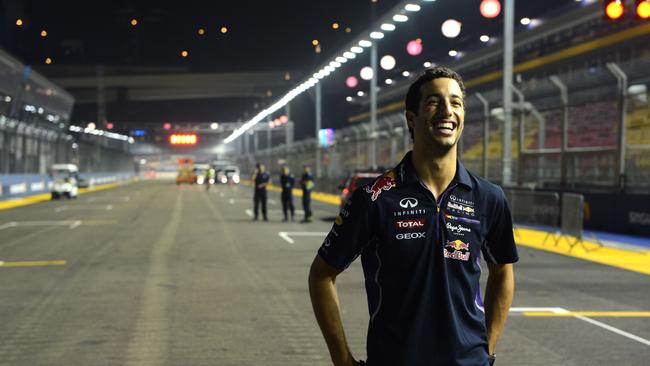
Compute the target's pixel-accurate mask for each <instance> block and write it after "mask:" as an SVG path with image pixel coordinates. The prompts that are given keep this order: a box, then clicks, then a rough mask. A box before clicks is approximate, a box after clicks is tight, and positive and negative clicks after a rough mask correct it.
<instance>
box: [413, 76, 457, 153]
mask: <svg viewBox="0 0 650 366" xmlns="http://www.w3.org/2000/svg"><path fill="white" fill-rule="evenodd" d="M406 120H407V123H408V126H409V127H411V128H412V129H413V133H414V138H415V144H424V145H427V146H431V147H433V148H434V149H435V150H442V151H447V150H449V149H451V148H453V147H454V146H455V145H456V143H458V140H459V139H460V135H461V133H462V132H463V127H464V122H465V102H464V100H463V92H462V91H461V89H460V85H458V82H457V81H456V80H454V79H450V78H438V79H433V80H431V81H429V82H427V83H425V84H423V85H422V86H421V87H420V101H419V105H418V113H417V114H415V113H413V112H411V111H407V112H406Z"/></svg>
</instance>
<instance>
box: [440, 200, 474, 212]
mask: <svg viewBox="0 0 650 366" xmlns="http://www.w3.org/2000/svg"><path fill="white" fill-rule="evenodd" d="M447 208H448V209H450V210H456V211H460V212H465V213H468V214H474V207H471V206H466V205H461V204H460V203H455V202H447Z"/></svg>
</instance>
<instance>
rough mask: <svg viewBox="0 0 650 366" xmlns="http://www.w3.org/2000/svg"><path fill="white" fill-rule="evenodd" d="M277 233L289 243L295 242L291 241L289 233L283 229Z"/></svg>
mask: <svg viewBox="0 0 650 366" xmlns="http://www.w3.org/2000/svg"><path fill="white" fill-rule="evenodd" d="M278 235H280V237H281V238H282V239H284V240H286V241H287V242H288V243H289V244H293V243H295V242H294V241H293V239H291V238H290V237H289V235H287V233H285V232H284V231H281V232H279V233H278Z"/></svg>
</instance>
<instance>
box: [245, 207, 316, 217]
mask: <svg viewBox="0 0 650 366" xmlns="http://www.w3.org/2000/svg"><path fill="white" fill-rule="evenodd" d="M245 212H246V215H248V216H250V217H253V210H251V209H248V208H247V209H246V211H245ZM266 212H267V213H268V214H271V213H282V210H279V209H272V210H266ZM294 212H295V214H296V215H304V214H305V211H303V210H295V211H294Z"/></svg>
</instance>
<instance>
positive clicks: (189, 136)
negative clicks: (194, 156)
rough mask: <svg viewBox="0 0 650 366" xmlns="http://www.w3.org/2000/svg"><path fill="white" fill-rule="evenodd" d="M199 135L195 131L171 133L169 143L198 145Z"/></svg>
mask: <svg viewBox="0 0 650 366" xmlns="http://www.w3.org/2000/svg"><path fill="white" fill-rule="evenodd" d="M198 142H199V137H198V136H197V135H196V134H195V133H173V134H171V135H169V143H170V144H172V145H182V146H187V145H196V144H197V143H198Z"/></svg>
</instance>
